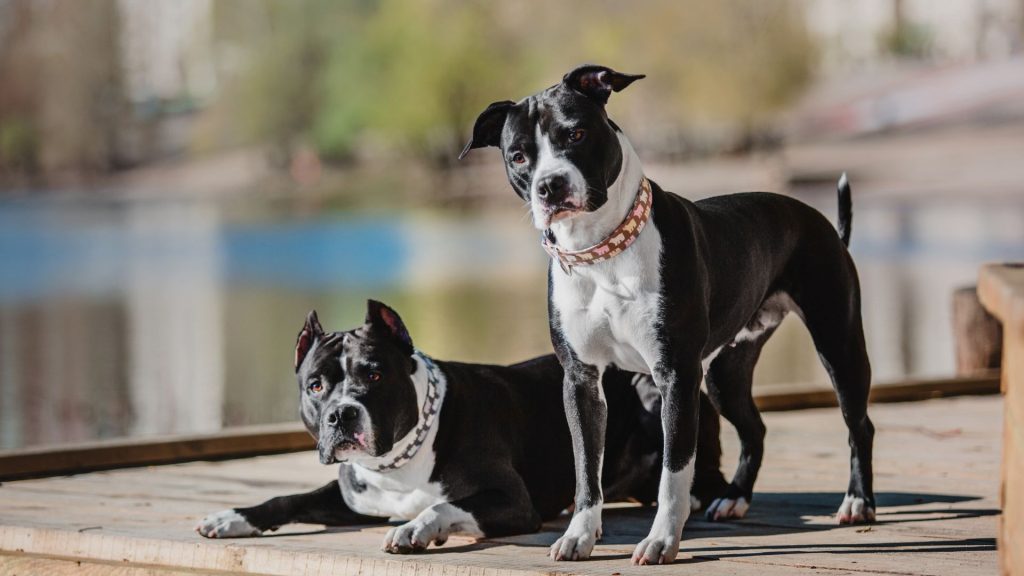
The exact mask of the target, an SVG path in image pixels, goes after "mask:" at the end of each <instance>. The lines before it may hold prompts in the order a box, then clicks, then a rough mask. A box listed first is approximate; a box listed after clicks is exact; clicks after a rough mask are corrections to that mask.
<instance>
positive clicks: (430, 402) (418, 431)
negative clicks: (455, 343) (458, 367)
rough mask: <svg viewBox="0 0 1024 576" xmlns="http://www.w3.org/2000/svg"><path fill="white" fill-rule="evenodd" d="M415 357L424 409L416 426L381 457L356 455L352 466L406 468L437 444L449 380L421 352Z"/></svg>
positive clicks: (415, 377) (418, 395)
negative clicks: (424, 447) (424, 450)
mask: <svg viewBox="0 0 1024 576" xmlns="http://www.w3.org/2000/svg"><path fill="white" fill-rule="evenodd" d="M413 358H414V359H415V361H416V372H415V373H413V375H412V382H413V386H414V387H415V388H416V400H417V402H418V404H419V406H420V411H419V417H418V418H417V420H416V425H415V426H413V428H412V430H410V431H409V432H408V433H406V434H405V436H402V438H400V439H399V440H398V441H396V442H395V444H394V446H392V447H391V450H388V451H387V452H385V453H384V454H381V455H379V456H367V455H356V456H355V457H353V458H351V459H349V460H348V462H349V463H350V464H355V465H357V466H360V467H362V468H365V469H367V470H369V471H372V472H381V473H385V472H388V471H391V470H397V469H399V468H402V467H403V466H405V465H406V464H408V463H409V462H411V461H413V460H415V459H416V457H417V456H419V454H420V453H421V452H422V451H421V450H420V449H421V448H423V446H424V445H426V444H430V445H432V444H433V441H432V438H433V437H434V436H435V435H436V430H437V420H438V419H439V418H440V414H441V404H442V402H443V401H444V393H445V389H446V381H445V378H444V374H443V373H442V372H441V369H440V368H438V367H437V365H436V364H435V363H434V361H433V360H432V359H431V358H430V357H429V356H427V355H426V354H424V353H422V352H420V351H419V350H417V351H416V353H415V355H414V356H413Z"/></svg>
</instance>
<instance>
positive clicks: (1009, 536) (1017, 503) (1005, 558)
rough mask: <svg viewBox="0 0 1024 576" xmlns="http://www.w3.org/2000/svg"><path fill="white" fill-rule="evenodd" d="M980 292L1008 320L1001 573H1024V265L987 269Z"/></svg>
mask: <svg viewBox="0 0 1024 576" xmlns="http://www.w3.org/2000/svg"><path fill="white" fill-rule="evenodd" d="M978 296H979V297H980V298H981V302H982V304H984V305H985V308H988V310H989V311H990V312H992V313H993V314H994V315H995V316H996V317H997V318H999V319H1000V320H1001V321H1002V323H1003V347H1004V351H1005V352H1004V354H1003V368H1002V389H1003V395H1004V397H1005V403H1004V408H1003V473H1002V476H1003V478H1002V486H1001V489H1000V500H1001V503H1002V509H1003V513H1002V516H1000V519H999V569H1000V571H1001V572H1002V574H1024V546H1022V545H1021V543H1024V263H1018V264H990V265H987V266H984V267H982V269H981V272H980V274H979V277H978Z"/></svg>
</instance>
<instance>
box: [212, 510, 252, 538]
mask: <svg viewBox="0 0 1024 576" xmlns="http://www.w3.org/2000/svg"><path fill="white" fill-rule="evenodd" d="M196 532H199V535H200V536H205V537H207V538H247V537H249V536H259V535H260V534H262V533H263V532H262V531H261V530H260V529H259V528H257V527H255V526H253V525H252V524H249V521H248V520H246V519H245V516H242V515H241V514H239V513H238V512H236V511H235V510H221V511H220V512H215V513H213V514H210V515H209V516H207V517H206V518H203V519H202V520H200V521H199V524H196Z"/></svg>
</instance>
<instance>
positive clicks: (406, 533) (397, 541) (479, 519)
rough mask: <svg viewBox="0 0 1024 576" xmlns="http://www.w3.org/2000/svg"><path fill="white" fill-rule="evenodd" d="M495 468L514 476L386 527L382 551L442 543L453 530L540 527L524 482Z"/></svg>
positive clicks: (489, 532) (483, 533) (478, 532)
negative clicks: (393, 525) (394, 525)
mask: <svg viewBox="0 0 1024 576" xmlns="http://www.w3.org/2000/svg"><path fill="white" fill-rule="evenodd" d="M485 469H488V470H490V468H489V467H487V468H485ZM494 470H496V471H497V472H496V474H495V475H496V476H501V475H507V477H509V478H515V479H516V480H512V481H508V482H506V483H505V485H503V486H496V487H493V488H487V489H483V490H481V491H480V492H477V493H475V494H473V495H471V496H468V497H466V498H460V499H458V500H454V501H452V502H442V503H440V504H435V505H433V506H431V507H429V508H427V509H426V510H424V511H423V512H420V513H419V515H417V516H416V518H414V519H412V520H410V521H409V522H406V523H405V524H402V525H401V526H396V527H394V528H392V529H391V530H389V531H388V533H387V535H386V536H385V537H384V544H383V549H384V551H385V552H390V553H392V554H407V553H410V552H422V551H423V550H425V549H426V548H427V546H428V545H429V544H430V543H431V542H433V543H434V544H435V545H437V546H441V545H442V544H444V543H445V542H447V541H448V537H449V536H450V535H452V534H465V535H467V536H473V537H477V538H480V537H484V538H497V537H499V536H508V535H512V534H525V533H528V532H536V531H537V530H538V529H540V515H539V514H537V511H536V510H534V508H533V503H532V502H531V501H530V493H529V492H528V491H527V490H526V486H525V485H524V484H523V483H522V481H521V480H519V479H518V478H519V477H518V476H516V475H515V471H514V470H511V469H508V470H502V469H501V468H497V467H496V468H494Z"/></svg>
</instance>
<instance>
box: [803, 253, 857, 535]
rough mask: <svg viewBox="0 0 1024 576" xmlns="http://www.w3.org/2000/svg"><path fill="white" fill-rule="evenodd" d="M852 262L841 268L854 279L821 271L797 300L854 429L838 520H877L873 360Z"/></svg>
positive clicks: (845, 416) (849, 425)
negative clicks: (870, 398) (871, 399)
mask: <svg viewBox="0 0 1024 576" xmlns="http://www.w3.org/2000/svg"><path fill="white" fill-rule="evenodd" d="M847 258H849V256H847ZM848 266H849V267H848V268H839V271H846V270H849V271H850V272H849V274H852V279H851V278H850V277H849V276H848V275H847V274H836V276H835V277H834V278H833V277H831V276H822V277H820V278H819V282H821V283H822V285H821V286H816V287H814V290H813V291H810V290H808V292H807V294H810V295H813V297H809V296H805V297H802V298H800V299H798V300H797V304H798V305H799V306H800V307H801V310H802V311H803V316H804V324H806V325H807V329H808V331H810V333H811V336H812V337H813V338H814V346H815V348H817V349H818V356H819V357H820V358H821V362H822V364H823V365H824V366H825V370H826V371H827V372H828V374H829V376H831V378H832V385H833V387H834V388H835V391H836V397H837V398H838V400H839V408H840V410H841V411H842V414H843V421H844V422H845V423H846V427H847V429H848V430H849V432H850V436H849V441H850V483H849V486H848V488H847V490H846V495H845V497H844V498H843V503H842V504H841V505H840V507H839V510H838V512H837V513H836V520H837V521H838V522H839V523H840V524H854V523H859V522H872V521H874V519H875V496H874V490H873V486H872V484H873V482H872V467H871V458H872V445H873V442H874V435H875V427H874V425H872V423H871V419H870V418H868V394H869V392H870V390H871V364H870V362H869V361H868V354H867V348H866V346H865V343H864V328H863V324H862V321H861V315H860V292H859V289H858V283H857V278H856V273H855V272H853V264H852V262H848ZM825 269H826V270H827V268H825Z"/></svg>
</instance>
